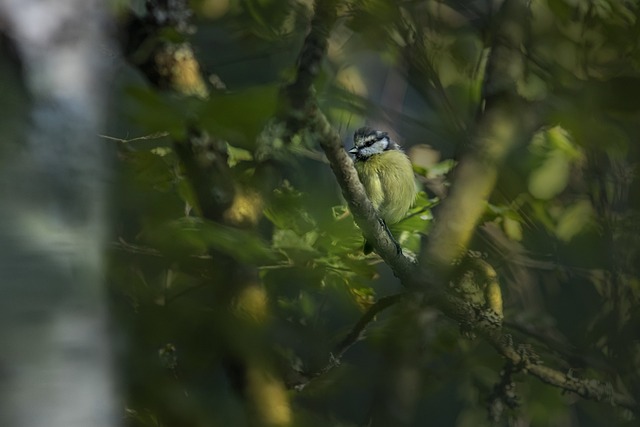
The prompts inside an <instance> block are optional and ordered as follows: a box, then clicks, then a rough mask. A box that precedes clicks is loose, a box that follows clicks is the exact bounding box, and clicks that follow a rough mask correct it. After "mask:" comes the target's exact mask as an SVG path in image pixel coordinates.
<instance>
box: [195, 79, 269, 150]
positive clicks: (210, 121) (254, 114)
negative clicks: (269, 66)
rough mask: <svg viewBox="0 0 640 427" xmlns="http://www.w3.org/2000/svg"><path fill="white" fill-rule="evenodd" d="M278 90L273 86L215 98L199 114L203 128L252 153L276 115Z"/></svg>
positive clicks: (258, 87)
mask: <svg viewBox="0 0 640 427" xmlns="http://www.w3.org/2000/svg"><path fill="white" fill-rule="evenodd" d="M278 89H279V88H278V86H276V85H274V84H270V85H265V86H256V87H252V88H248V89H244V90H242V91H238V92H232V93H226V94H213V95H211V98H210V99H209V100H208V101H207V102H206V105H205V106H204V108H203V109H202V111H201V113H200V117H199V121H200V124H201V125H202V127H203V128H204V129H206V130H208V131H210V132H211V133H212V134H214V135H216V136H217V137H219V138H222V139H225V140H227V141H229V143H230V144H232V145H234V146H237V147H240V148H245V149H249V150H251V149H253V148H255V147H254V144H255V140H256V137H257V136H258V134H259V133H260V131H261V130H262V128H263V127H264V125H265V124H266V123H267V121H268V120H269V119H270V118H271V117H272V116H273V115H274V114H275V111H276V101H277V95H278Z"/></svg>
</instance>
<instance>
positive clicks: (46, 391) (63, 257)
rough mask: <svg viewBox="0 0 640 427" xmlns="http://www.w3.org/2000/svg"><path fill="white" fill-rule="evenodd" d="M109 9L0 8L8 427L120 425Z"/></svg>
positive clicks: (42, 3)
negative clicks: (111, 235) (112, 304)
mask: <svg viewBox="0 0 640 427" xmlns="http://www.w3.org/2000/svg"><path fill="white" fill-rule="evenodd" d="M105 17H106V14H105V11H104V10H103V8H102V2H101V1H98V0H91V1H84V0H38V1H36V0H1V1H0V22H1V23H2V24H1V25H0V29H1V30H2V31H3V32H4V34H3V39H2V40H3V41H2V45H1V46H0V50H3V52H2V53H1V54H0V81H1V82H2V88H3V89H2V91H3V96H2V97H1V98H0V106H1V107H0V110H1V111H2V112H3V113H2V117H0V135H1V136H2V146H1V147H0V200H2V202H1V203H0V242H1V245H0V271H1V272H2V273H1V277H2V280H1V281H0V343H2V351H1V352H0V425H3V426H18V427H19V426H29V427H37V426H48V427H58V426H60V427H74V426H78V427H86V426H92V427H99V426H112V425H115V424H116V418H115V417H114V411H113V409H114V398H113V375H112V370H111V359H110V351H109V341H108V333H107V321H106V319H107V316H106V300H105V294H104V289H103V287H102V279H103V256H102V248H103V243H104V237H105V232H106V229H107V228H106V211H105V207H106V203H105V196H106V178H107V172H108V170H107V167H106V164H107V162H106V156H105V154H106V153H105V152H104V150H103V146H102V145H101V142H100V141H99V140H98V139H97V135H98V133H99V132H100V129H101V127H102V124H103V119H104V115H105V111H106V103H105V99H106V98H105V95H106V92H105V90H104V89H105V87H106V83H107V82H108V67H107V66H106V65H107V64H106V63H105V59H104V58H105V56H106V55H105V53H104V52H105V47H107V38H106V36H105V31H104V30H105V25H104V24H105V22H104V20H105Z"/></svg>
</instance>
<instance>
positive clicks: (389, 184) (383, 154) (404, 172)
mask: <svg viewBox="0 0 640 427" xmlns="http://www.w3.org/2000/svg"><path fill="white" fill-rule="evenodd" d="M353 142H354V147H353V148H352V149H351V150H349V153H350V154H353V155H355V161H354V165H355V168H356V171H357V172H358V177H359V178H360V181H361V182H362V185H363V186H364V189H365V191H366V192H367V195H368V196H369V200H371V203H372V204H373V207H374V208H375V210H376V212H377V213H378V215H379V216H380V219H381V224H382V226H383V227H384V229H385V230H386V231H387V233H388V234H389V237H391V240H393V242H394V243H395V244H396V248H397V250H398V253H401V252H402V249H401V248H400V245H399V244H398V242H397V241H396V240H395V238H394V237H393V235H392V234H391V232H390V231H389V228H388V225H391V224H395V223H397V222H399V221H400V220H402V219H403V218H404V217H405V216H406V215H407V212H408V211H409V209H410V208H411V206H412V205H413V203H414V201H415V198H416V184H415V180H414V176H413V167H412V166H411V161H410V160H409V157H407V155H406V154H405V153H404V151H402V149H401V148H400V146H399V145H398V144H396V143H395V142H394V141H392V140H391V138H389V134H387V133H386V132H381V131H379V130H375V129H371V128H368V127H363V128H360V129H358V130H357V131H356V132H355V133H354V135H353ZM372 249H373V248H372V247H371V245H370V244H369V243H368V242H365V246H364V252H365V254H368V253H370V252H371V250H372Z"/></svg>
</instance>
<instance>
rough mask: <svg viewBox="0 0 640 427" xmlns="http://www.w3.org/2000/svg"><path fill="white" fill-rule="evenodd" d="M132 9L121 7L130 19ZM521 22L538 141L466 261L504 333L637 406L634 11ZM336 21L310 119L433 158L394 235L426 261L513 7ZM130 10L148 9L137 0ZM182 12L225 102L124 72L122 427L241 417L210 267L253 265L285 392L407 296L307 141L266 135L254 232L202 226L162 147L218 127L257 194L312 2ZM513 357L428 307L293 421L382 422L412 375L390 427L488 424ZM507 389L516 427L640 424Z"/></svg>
mask: <svg viewBox="0 0 640 427" xmlns="http://www.w3.org/2000/svg"><path fill="white" fill-rule="evenodd" d="M124 3H126V2H124V1H123V0H122V1H118V2H114V4H117V5H118V8H119V9H118V10H122V9H123V6H122V5H123V4H124ZM529 4H530V12H529V13H530V17H529V18H530V19H529V22H528V27H527V28H526V31H527V33H528V36H527V40H528V42H527V45H526V46H520V47H518V48H519V49H520V51H521V52H522V54H523V55H525V57H526V73H525V75H526V77H525V78H524V79H523V81H519V82H517V87H518V90H519V91H520V95H521V96H522V97H523V98H525V99H527V100H529V101H531V104H530V108H532V109H535V110H536V111H537V112H538V114H539V117H540V122H541V127H540V129H539V130H538V131H537V132H536V133H535V134H534V135H532V138H531V141H530V143H529V144H527V145H526V146H523V147H521V148H519V149H518V150H516V152H514V153H513V154H512V155H511V157H510V158H509V161H508V162H507V164H506V165H505V166H504V168H503V170H502V173H501V176H500V178H499V185H498V188H497V189H496V191H495V192H494V194H493V195H492V197H491V199H490V201H489V203H488V205H487V209H486V213H485V215H484V217H483V220H482V224H481V225H480V232H479V233H477V236H476V239H475V240H474V242H473V247H472V248H470V249H473V250H474V251H477V253H479V254H480V256H481V257H482V258H483V259H484V260H486V261H487V262H488V263H489V264H491V265H492V266H493V267H494V268H495V269H496V271H497V273H498V277H499V281H500V285H501V287H502V291H503V298H504V311H505V321H506V325H507V327H508V328H510V331H509V332H510V333H512V334H513V335H514V336H515V337H517V338H518V339H521V340H523V341H525V342H529V343H531V345H532V346H533V347H534V348H535V349H536V351H538V352H540V353H541V354H542V355H543V356H544V357H545V358H546V361H547V363H548V364H549V365H551V366H553V367H556V368H559V369H565V370H567V371H571V372H573V374H574V375H576V376H578V377H581V376H585V377H586V376H589V377H593V378H596V379H598V380H601V381H604V382H609V383H611V384H612V385H613V386H614V387H615V388H616V389H618V388H619V389H623V390H626V391H627V392H628V393H630V394H632V395H635V396H639V395H640V374H639V372H640V366H639V362H638V361H639V360H640V342H639V338H640V336H639V331H640V311H639V310H638V307H640V305H638V302H639V298H640V280H639V279H638V277H639V273H640V271H639V270H638V263H637V261H638V259H640V253H639V251H638V249H639V248H640V245H638V243H640V241H639V240H640V238H639V237H638V236H640V214H639V212H638V210H639V209H640V185H638V160H639V159H640V150H639V149H638V148H639V147H640V145H639V144H638V142H639V141H638V135H640V129H639V128H638V123H640V50H639V43H640V42H639V41H640V22H639V20H638V12H639V11H638V6H637V5H636V3H635V2H629V1H623V0H592V1H584V2H582V1H570V0H533V1H531V2H530V3H529ZM345 5H346V6H344V7H342V8H341V9H340V19H339V24H338V26H337V28H336V29H335V30H334V32H333V33H332V36H331V38H330V42H329V53H328V57H327V60H326V61H325V63H324V64H323V67H322V70H321V76H320V78H319V79H318V82H317V84H316V92H317V96H318V99H319V104H320V107H321V108H322V109H324V110H325V111H326V112H328V113H329V116H330V117H331V119H332V120H333V121H334V124H335V126H336V128H338V129H340V130H341V133H342V134H343V135H344V138H345V140H346V141H348V142H347V143H346V145H347V146H349V144H350V141H349V139H350V136H349V135H350V133H351V132H352V131H353V129H354V128H356V127H359V126H360V125H362V123H363V122H364V121H365V120H366V121H368V122H369V123H372V124H375V125H376V126H379V127H382V128H385V129H389V130H392V131H393V134H394V135H399V136H401V138H400V141H401V142H402V143H403V146H404V147H405V148H410V147H412V146H417V145H418V144H429V145H430V146H431V148H432V149H433V150H435V151H436V152H439V153H440V156H441V159H440V160H436V161H433V162H432V164H422V163H420V165H416V167H415V170H416V174H417V179H418V180H419V182H420V183H421V184H424V185H425V191H423V192H421V193H420V194H419V195H418V197H417V200H416V204H415V207H414V208H413V210H412V211H411V212H410V214H409V216H408V217H407V218H406V219H405V220H404V221H402V222H400V223H399V224H396V225H395V226H394V227H393V228H392V231H393V232H394V234H395V235H396V236H397V237H398V239H399V241H400V242H401V244H402V246H403V247H404V248H405V252H406V253H408V254H411V253H417V252H418V251H419V247H420V239H421V237H422V236H423V235H425V234H427V233H428V230H429V227H430V223H431V220H432V218H433V215H432V209H437V204H438V201H439V199H440V196H441V195H440V194H437V195H434V194H433V192H432V191H430V188H431V187H430V185H429V184H430V183H433V182H434V181H435V182H437V184H438V185H439V188H440V189H443V192H444V193H445V194H446V191H447V190H448V187H449V175H450V173H455V164H456V159H457V156H458V154H459V153H460V152H462V151H463V147H464V144H465V143H466V142H467V141H468V140H469V139H470V138H471V136H472V135H473V132H474V122H475V120H476V118H477V114H478V112H479V111H481V109H482V105H483V98H482V97H483V86H482V83H483V80H484V78H485V76H484V66H485V64H486V60H487V55H488V52H489V50H490V48H491V44H490V43H491V34H492V32H493V31H494V29H495V28H494V27H495V25H496V14H497V11H498V8H499V5H500V2H468V1H463V0H444V1H402V2H398V1H395V0H368V1H351V2H345ZM129 6H130V7H133V8H136V10H137V11H138V13H143V12H141V11H140V8H139V5H138V2H134V1H133V0H132V1H131V4H130V5H129ZM193 9H194V11H195V13H196V21H195V25H196V29H197V32H196V33H195V34H194V35H193V40H192V41H193V43H194V45H195V50H196V54H197V55H198V57H199V59H200V60H201V63H202V65H203V67H204V69H205V70H206V72H207V73H208V74H209V76H208V77H209V81H210V82H212V83H215V86H216V88H215V90H214V91H212V94H211V96H210V99H208V100H200V99H195V100H194V99H189V98H185V97H181V96H178V95H167V94H166V93H160V92H158V91H157V90H155V89H153V88H151V87H149V85H147V84H145V83H143V82H142V81H141V79H140V77H139V76H138V75H137V74H136V72H135V71H133V70H132V69H130V68H129V67H128V66H124V65H123V68H124V72H123V73H121V79H120V82H119V85H120V86H119V89H118V90H117V91H116V93H115V95H114V96H115V97H116V102H115V103H114V112H113V120H112V128H111V130H110V133H109V135H110V136H113V137H119V138H120V137H122V135H125V136H126V137H127V138H129V137H132V136H142V135H150V136H149V137H148V138H142V139H131V140H126V139H123V140H122V141H120V142H115V141H114V142H111V141H109V142H108V143H113V144H117V145H118V152H119V176H118V181H117V185H116V188H117V190H116V192H115V194H114V197H113V200H114V206H115V207H114V214H115V215H114V216H115V233H114V235H113V236H112V240H113V246H112V250H111V257H110V267H109V282H110V285H111V288H110V289H111V296H112V307H113V311H114V313H115V314H114V317H115V319H116V321H117V323H118V325H119V326H120V328H119V330H120V331H122V332H121V334H122V336H121V337H120V338H121V342H122V343H123V349H124V350H123V351H124V352H123V357H122V360H121V362H122V364H123V366H124V367H125V369H126V375H125V377H124V378H125V380H124V384H123V388H124V390H125V391H126V396H127V397H126V403H125V405H126V413H125V416H126V419H127V422H128V423H129V424H130V425H132V426H204V425H207V426H218V425H220V426H223V425H224V426H229V425H233V426H240V425H245V424H246V423H247V422H248V421H247V417H246V413H245V408H244V407H243V404H242V401H241V399H240V397H239V396H237V395H235V394H233V393H231V392H230V380H229V379H227V378H226V377H225V375H224V372H223V370H222V368H221V364H222V363H223V361H224V359H225V357H226V356H227V354H226V351H227V349H225V348H223V347H222V346H221V344H220V340H219V337H220V336H235V335H237V340H238V341H243V338H241V337H240V336H241V333H240V331H230V330H227V329H228V328H227V320H228V319H227V318H226V317H225V316H228V313H226V312H223V311H224V310H221V309H220V301H223V297H222V295H223V294H224V292H225V289H226V288H231V287H233V286H234V285H235V283H230V282H228V277H227V276H226V275H225V274H224V271H225V268H226V264H225V260H224V259H222V258H224V257H216V256H215V253H222V254H225V255H227V256H229V257H231V258H232V259H234V260H235V261H237V262H238V263H241V264H246V265H249V266H253V267H255V268H257V269H258V271H259V278H260V280H261V282H262V284H263V286H264V289H265V290H266V294H267V296H268V299H267V303H268V306H269V311H270V316H269V317H270V321H269V324H268V328H267V329H268V332H265V334H266V339H268V340H269V341H270V343H271V346H272V347H273V348H274V349H275V351H276V352H277V354H278V355H279V357H280V359H281V360H280V362H279V363H280V365H281V366H282V371H283V377H285V378H286V377H287V375H290V374H291V372H295V371H304V372H317V371H318V370H320V369H322V368H323V367H324V366H325V365H326V364H327V363H328V361H329V360H330V358H331V357H332V356H331V352H332V351H333V349H334V347H335V346H336V344H337V343H339V342H340V341H341V340H342V339H343V338H344V336H345V334H346V333H347V332H348V330H349V329H350V328H351V327H352V325H353V324H355V322H356V321H357V320H358V319H359V317H360V316H361V315H362V314H363V312H364V311H365V310H366V309H367V308H368V307H370V306H371V305H372V304H373V303H374V302H375V301H376V300H377V299H378V298H379V297H381V296H384V295H389V294H392V293H397V292H400V291H402V288H401V286H400V284H399V283H397V281H396V280H394V278H393V277H392V276H391V273H390V272H389V271H388V269H387V268H385V266H384V265H382V264H381V262H380V261H379V258H378V257H377V256H375V255H371V256H366V257H365V256H363V255H362V253H361V248H362V245H363V239H362V236H361V234H360V232H359V230H358V228H357V227H356V226H355V224H354V221H353V219H352V217H351V215H350V214H349V212H348V210H347V209H346V206H345V203H344V201H343V200H342V199H341V196H340V194H339V190H338V189H337V186H336V184H335V180H334V178H333V176H332V173H331V171H330V169H329V167H328V165H327V164H326V161H325V159H324V157H323V155H322V154H321V153H320V152H319V151H318V148H317V147H315V146H313V144H312V143H310V141H309V140H308V139H307V138H305V136H304V135H301V136H299V137H296V138H294V139H293V140H292V141H291V143H289V144H284V143H283V142H282V141H278V144H276V141H275V139H274V140H271V141H270V142H271V145H269V146H268V147H269V148H268V150H271V151H270V152H269V155H270V156H271V157H272V158H275V159H277V160H278V161H279V162H280V163H278V167H279V168H281V173H282V176H283V179H282V180H281V181H279V182H278V183H277V184H276V185H275V186H274V187H273V188H269V189H268V191H267V194H264V196H265V197H264V198H265V200H266V203H265V205H264V208H263V209H262V208H261V211H262V213H263V216H262V217H261V218H260V221H259V223H258V226H257V227H255V228H249V229H239V228H234V227H230V226H228V225H222V224H217V223H211V222H208V221H205V220H202V219H200V218H198V217H197V216H196V214H195V212H194V210H193V209H192V207H193V206H194V205H195V201H194V195H193V190H192V188H191V185H190V183H189V182H188V180H187V178H186V176H185V172H184V170H183V167H182V166H181V165H180V163H179V161H178V159H177V157H176V155H175V153H174V151H173V146H172V144H171V140H172V139H177V140H180V139H182V138H184V137H185V135H187V134H188V131H189V129H190V128H191V127H194V126H197V127H199V128H201V129H203V130H206V131H207V132H209V133H211V134H213V135H215V136H216V137H218V138H221V139H223V140H225V141H226V142H227V146H228V152H229V158H228V163H229V167H230V169H231V172H232V174H233V177H234V179H235V180H236V181H237V183H238V185H255V184H256V181H260V180H261V177H260V176H259V175H258V170H259V168H260V166H261V164H260V160H262V159H263V158H265V157H264V153H263V152H260V151H259V150H264V147H260V146H259V144H258V143H257V141H259V140H260V136H261V134H262V133H263V130H264V129H265V126H267V125H268V123H269V120H270V119H272V117H273V115H274V114H275V112H276V110H277V106H278V94H279V88H280V87H281V85H282V82H283V81H284V80H286V79H287V78H288V77H290V76H291V75H292V71H293V69H294V66H295V60H296V55H297V51H298V49H299V46H300V44H301V42H302V39H303V38H304V35H305V32H306V28H307V23H308V19H309V18H310V16H311V5H310V4H309V2H306V1H294V0H291V1H286V0H246V1H234V0H225V1H222V0H198V1H194V2H193ZM121 13H122V12H121ZM394 73H395V74H394ZM391 75H395V80H393V78H392V77H389V76H391ZM221 83H222V85H221ZM158 132H165V133H161V134H158ZM276 149H277V150H279V151H280V152H279V153H277V154H275V150H276ZM452 170H453V172H452ZM252 183H253V184H252ZM256 187H259V185H256ZM445 220H446V219H445ZM211 249H214V250H215V251H216V252H213V253H212V252H211ZM234 334H235V335H234ZM217 337H218V338H217ZM243 345H244V344H243ZM247 345H248V344H247ZM249 348H250V346H249ZM408 360H409V361H410V362H411V363H409V362H408ZM501 363H502V361H501V359H500V358H499V357H498V356H497V355H496V354H495V353H494V352H493V351H492V350H491V349H490V348H489V347H488V346H487V345H485V344H483V343H482V342H481V341H480V340H470V339H469V338H468V337H465V336H462V335H461V334H460V333H459V329H458V327H457V325H455V324H453V323H452V322H450V321H448V320H447V319H445V318H443V317H441V316H440V315H438V314H437V313H435V312H431V311H430V310H426V311H424V310H423V311H419V310H416V309H415V307H414V308H413V309H412V308H411V307H410V304H409V305H408V304H402V305H401V306H398V307H394V308H392V309H390V310H388V311H386V312H384V313H382V314H379V315H378V316H377V317H376V320H375V321H374V322H373V324H372V326H371V328H370V330H369V331H368V332H367V334H366V335H365V338H364V339H363V340H362V341H359V342H358V343H357V344H356V345H354V346H353V347H352V348H351V349H350V350H349V351H348V352H347V353H346V357H345V358H344V359H343V360H342V364H341V365H340V366H339V367H338V368H336V369H334V370H331V371H330V372H328V373H327V374H325V375H323V376H321V377H320V378H318V379H316V380H314V381H312V382H311V383H310V384H309V385H308V386H307V387H306V388H304V390H302V391H300V392H294V391H292V392H291V395H290V397H291V399H292V402H293V403H292V405H293V408H294V413H295V420H296V421H295V422H296V425H305V426H326V425H335V426H355V425H369V422H370V421H371V420H372V419H374V420H375V419H376V414H377V411H380V410H382V409H381V408H383V407H384V405H386V404H388V402H390V401H393V398H394V397H395V396H396V395H395V394H394V393H400V391H398V390H395V389H393V387H391V386H390V385H389V382H388V381H387V380H386V378H389V377H393V375H394V373H397V371H398V370H401V369H402V367H406V366H410V367H411V369H412V370H410V371H409V372H413V374H412V375H414V377H415V379H416V381H417V382H418V386H416V387H415V388H410V387H408V386H407V387H406V388H404V389H402V390H404V392H406V393H405V394H412V396H410V397H411V399H410V401H411V403H410V404H409V403H408V404H407V405H408V406H399V408H403V409H402V411H405V412H406V414H405V415H406V417H405V418H406V420H407V421H406V422H405V424H396V425H426V424H429V425H439V426H440V425H442V426H460V427H463V426H478V425H488V424H489V422H488V421H487V398H488V396H489V394H490V392H491V389H492V387H493V385H494V384H495V383H496V382H497V381H498V379H499V372H500V369H501ZM407 364H409V365H407ZM515 378H516V383H517V390H516V393H517V395H518V398H519V401H520V402H521V406H520V407H519V408H518V409H516V410H508V411H507V412H506V414H505V417H504V419H503V423H504V425H534V426H541V425H550V426H586V427H590V426H604V425H632V423H633V422H634V421H632V416H631V414H630V413H629V412H627V411H625V410H622V409H620V408H614V407H610V406H608V405H607V404H606V403H594V402H584V401H581V400H579V399H575V398H574V397H573V396H569V395H564V394H563V393H562V392H561V391H560V390H557V389H554V388H552V387H549V386H546V385H543V384H541V383H540V382H538V381H537V380H534V379H531V378H529V377H527V376H526V375H517V376H516V377H515ZM635 422H637V419H636V420H635ZM374 424H375V422H374ZM389 425H391V424H389Z"/></svg>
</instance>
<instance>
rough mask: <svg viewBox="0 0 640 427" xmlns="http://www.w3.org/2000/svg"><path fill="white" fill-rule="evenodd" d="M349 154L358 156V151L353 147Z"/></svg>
mask: <svg viewBox="0 0 640 427" xmlns="http://www.w3.org/2000/svg"><path fill="white" fill-rule="evenodd" d="M349 154H358V149H357V148H356V147H353V148H352V149H351V150H349Z"/></svg>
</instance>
